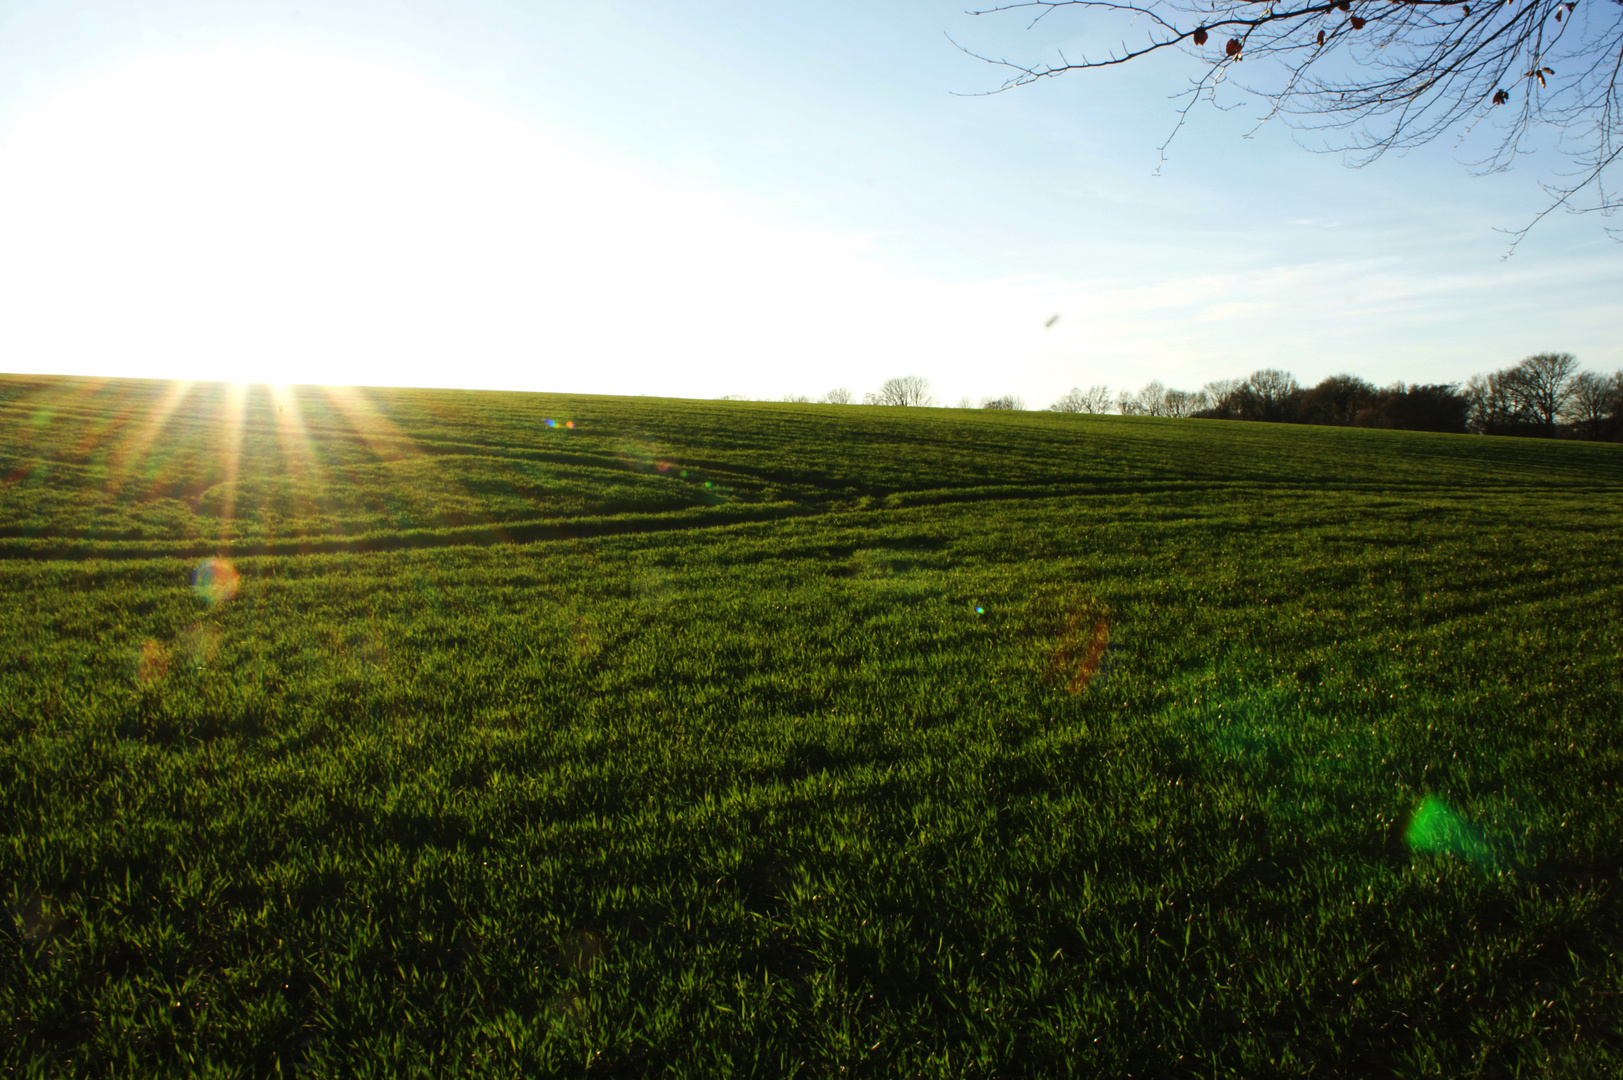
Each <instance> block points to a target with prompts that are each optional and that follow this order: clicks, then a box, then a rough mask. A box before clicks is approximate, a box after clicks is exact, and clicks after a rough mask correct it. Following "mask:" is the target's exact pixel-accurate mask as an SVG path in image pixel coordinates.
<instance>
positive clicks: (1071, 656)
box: [1048, 613, 1110, 694]
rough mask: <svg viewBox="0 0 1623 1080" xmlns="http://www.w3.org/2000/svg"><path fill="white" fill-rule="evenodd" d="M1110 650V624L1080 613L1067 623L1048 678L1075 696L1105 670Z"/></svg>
mask: <svg viewBox="0 0 1623 1080" xmlns="http://www.w3.org/2000/svg"><path fill="white" fill-rule="evenodd" d="M1109 647H1110V623H1109V621H1108V620H1106V619H1105V618H1104V617H1103V616H1097V617H1095V616H1093V615H1092V613H1078V614H1076V615H1073V616H1072V617H1071V618H1070V620H1069V621H1068V622H1067V624H1066V627H1065V632H1064V634H1062V635H1061V637H1060V641H1059V645H1058V646H1057V647H1056V648H1055V649H1054V656H1053V659H1051V660H1050V661H1049V662H1048V677H1049V679H1051V680H1052V681H1054V682H1056V683H1058V684H1060V685H1061V686H1063V687H1065V688H1066V689H1067V690H1069V691H1070V692H1071V693H1073V694H1080V693H1081V692H1082V691H1084V690H1086V689H1087V688H1088V684H1089V683H1091V682H1093V680H1094V678H1095V677H1096V676H1098V674H1099V670H1100V668H1102V667H1103V666H1104V661H1105V651H1106V650H1107V649H1109Z"/></svg>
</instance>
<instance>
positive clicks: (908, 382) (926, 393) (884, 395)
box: [869, 375, 936, 407]
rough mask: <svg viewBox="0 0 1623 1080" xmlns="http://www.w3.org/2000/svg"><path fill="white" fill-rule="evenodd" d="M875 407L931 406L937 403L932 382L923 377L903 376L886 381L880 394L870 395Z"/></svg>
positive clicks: (880, 388)
mask: <svg viewBox="0 0 1623 1080" xmlns="http://www.w3.org/2000/svg"><path fill="white" fill-rule="evenodd" d="M869 396H870V397H871V398H872V399H873V403H874V404H875V405H900V406H913V407H919V406H930V405H934V404H935V403H936V398H935V394H933V393H931V392H930V380H929V379H926V378H925V377H924V376H923V375H902V376H898V377H897V378H894V379H886V380H885V381H884V382H883V383H882V384H880V387H879V392H878V393H876V394H871V395H869Z"/></svg>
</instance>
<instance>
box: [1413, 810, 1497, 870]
mask: <svg viewBox="0 0 1623 1080" xmlns="http://www.w3.org/2000/svg"><path fill="white" fill-rule="evenodd" d="M1403 839H1404V840H1405V841H1406V842H1407V843H1408V845H1409V848H1410V850H1411V851H1414V852H1416V853H1417V854H1427V855H1452V856H1454V857H1455V858H1457V859H1463V860H1464V861H1466V862H1468V863H1471V864H1472V865H1473V866H1479V867H1481V866H1486V865H1487V864H1489V863H1491V862H1492V861H1493V851H1492V849H1491V848H1489V846H1488V841H1487V839H1486V838H1485V837H1484V836H1483V834H1482V830H1481V829H1479V828H1477V827H1476V826H1475V825H1472V824H1471V823H1470V822H1469V821H1466V820H1465V818H1463V817H1462V816H1460V814H1459V813H1458V812H1457V811H1455V810H1454V808H1453V807H1451V806H1449V805H1448V803H1446V802H1444V801H1443V800H1442V799H1440V798H1438V797H1437V796H1436V795H1427V796H1426V797H1425V798H1424V799H1423V800H1421V803H1420V806H1419V807H1418V808H1416V810H1415V812H1414V814H1413V815H1412V816H1411V817H1410V818H1409V827H1408V828H1407V829H1405V830H1404V832H1403Z"/></svg>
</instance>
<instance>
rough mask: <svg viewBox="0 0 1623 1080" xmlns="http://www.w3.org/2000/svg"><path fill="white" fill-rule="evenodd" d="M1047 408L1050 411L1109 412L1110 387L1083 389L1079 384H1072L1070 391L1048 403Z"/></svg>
mask: <svg viewBox="0 0 1623 1080" xmlns="http://www.w3.org/2000/svg"><path fill="white" fill-rule="evenodd" d="M1048 410H1049V411H1050V412H1066V413H1103V412H1109V411H1110V388H1109V387H1108V386H1090V387H1088V388H1087V389H1086V390H1083V389H1082V388H1081V387H1080V386H1073V387H1071V391H1070V393H1068V394H1066V395H1065V396H1064V397H1062V398H1060V399H1059V400H1058V401H1056V402H1054V404H1052V405H1050V406H1049V407H1048Z"/></svg>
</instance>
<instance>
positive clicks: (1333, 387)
mask: <svg viewBox="0 0 1623 1080" xmlns="http://www.w3.org/2000/svg"><path fill="white" fill-rule="evenodd" d="M1374 396H1375V387H1374V386H1372V385H1370V384H1369V383H1368V382H1366V381H1364V380H1363V379H1360V378H1359V377H1358V376H1356V375H1332V376H1330V377H1329V378H1328V379H1322V380H1320V381H1319V384H1318V385H1317V386H1315V387H1313V389H1311V390H1306V391H1303V393H1302V400H1301V403H1300V405H1299V406H1298V409H1297V413H1298V416H1299V417H1300V419H1301V420H1302V422H1303V423H1306V424H1335V425H1339V426H1346V425H1348V424H1351V423H1352V422H1353V417H1355V416H1357V415H1358V410H1359V409H1361V408H1363V407H1364V406H1365V404H1366V403H1367V402H1368V400H1369V399H1370V398H1373V397H1374Z"/></svg>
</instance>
